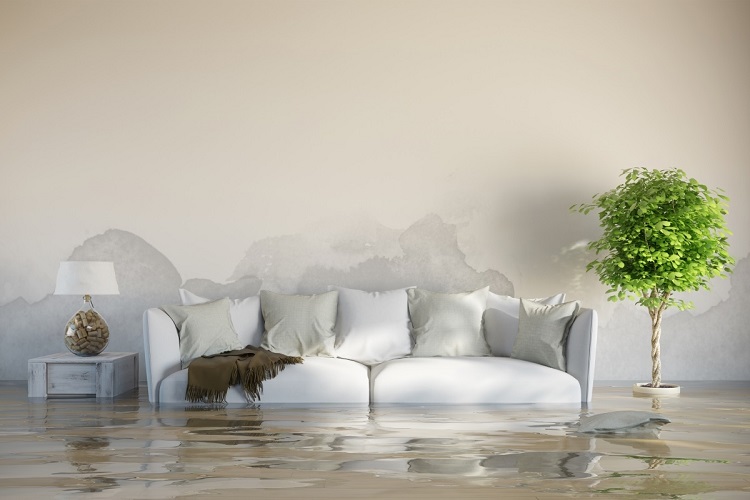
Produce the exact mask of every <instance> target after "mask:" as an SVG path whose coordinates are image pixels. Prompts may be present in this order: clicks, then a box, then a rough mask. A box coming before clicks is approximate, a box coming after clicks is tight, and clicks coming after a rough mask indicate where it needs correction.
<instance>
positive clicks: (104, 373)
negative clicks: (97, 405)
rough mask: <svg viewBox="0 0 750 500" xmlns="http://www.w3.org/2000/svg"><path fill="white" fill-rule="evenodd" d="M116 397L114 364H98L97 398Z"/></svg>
mask: <svg viewBox="0 0 750 500" xmlns="http://www.w3.org/2000/svg"><path fill="white" fill-rule="evenodd" d="M114 396H115V365H114V363H97V364H96V397H97V398H113V397H114Z"/></svg>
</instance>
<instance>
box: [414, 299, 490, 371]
mask: <svg viewBox="0 0 750 500" xmlns="http://www.w3.org/2000/svg"><path fill="white" fill-rule="evenodd" d="M488 292H489V287H485V288H481V289H479V290H476V291H473V292H465V293H436V292H430V291H428V290H422V289H420V288H410V289H408V290H407V291H406V293H407V295H408V297H409V315H410V317H411V322H412V336H413V337H414V348H413V349H412V356H488V355H489V354H490V349H489V347H488V346H487V342H486V341H485V340H484V334H483V332H482V314H483V313H484V309H485V307H486V305H487V293H488Z"/></svg>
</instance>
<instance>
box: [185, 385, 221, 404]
mask: <svg viewBox="0 0 750 500" xmlns="http://www.w3.org/2000/svg"><path fill="white" fill-rule="evenodd" d="M226 395H227V391H221V390H210V389H206V388H203V387H195V386H192V385H188V387H187V389H186V390H185V399H187V400H188V401H190V402H191V403H207V404H223V403H226V400H225V398H226Z"/></svg>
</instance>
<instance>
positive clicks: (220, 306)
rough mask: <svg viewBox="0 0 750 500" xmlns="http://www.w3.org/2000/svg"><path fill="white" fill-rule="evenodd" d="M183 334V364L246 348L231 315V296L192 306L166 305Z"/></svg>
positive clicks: (183, 366) (181, 343) (165, 310)
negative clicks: (235, 328) (199, 358)
mask: <svg viewBox="0 0 750 500" xmlns="http://www.w3.org/2000/svg"><path fill="white" fill-rule="evenodd" d="M162 310H163V311H164V312H166V313H167V314H168V315H169V317H170V318H172V321H174V324H175V326H176V327H177V331H178V332H179V335H180V364H181V365H182V368H185V367H186V366H188V365H189V364H190V362H191V361H192V360H193V359H195V358H198V357H200V356H204V355H206V356H210V355H212V354H218V353H220V352H224V351H231V350H234V349H242V348H243V347H244V345H242V343H241V342H240V341H239V338H238V337H237V333H236V332H235V331H234V328H233V327H232V321H231V319H230V317H229V299H221V300H216V301H214V302H206V303H205V304H198V305H192V306H176V305H168V306H163V307H162Z"/></svg>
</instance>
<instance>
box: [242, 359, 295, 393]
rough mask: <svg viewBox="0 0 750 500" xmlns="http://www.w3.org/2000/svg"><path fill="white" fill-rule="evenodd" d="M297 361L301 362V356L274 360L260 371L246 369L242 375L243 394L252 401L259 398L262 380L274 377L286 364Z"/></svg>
mask: <svg viewBox="0 0 750 500" xmlns="http://www.w3.org/2000/svg"><path fill="white" fill-rule="evenodd" d="M299 363H302V358H301V357H299V356H294V357H287V358H284V359H279V360H276V361H274V362H273V363H272V364H271V365H270V366H267V367H266V368H265V370H263V371H262V372H261V371H259V370H246V371H245V373H244V375H243V377H242V388H243V389H244V390H245V394H246V395H247V396H248V397H249V398H251V399H252V400H253V401H255V400H258V399H260V395H261V394H263V381H264V380H268V379H272V378H274V377H275V376H277V375H278V374H279V373H280V372H281V371H282V370H284V368H286V366H287V365H296V364H299Z"/></svg>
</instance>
